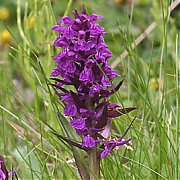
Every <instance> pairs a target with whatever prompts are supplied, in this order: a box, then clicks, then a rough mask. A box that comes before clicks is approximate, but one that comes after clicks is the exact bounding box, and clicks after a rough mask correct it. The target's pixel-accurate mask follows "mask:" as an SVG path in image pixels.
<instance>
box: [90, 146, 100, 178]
mask: <svg viewBox="0 0 180 180" xmlns="http://www.w3.org/2000/svg"><path fill="white" fill-rule="evenodd" d="M88 155H89V157H88V158H89V168H90V180H95V179H100V160H99V158H98V157H97V151H96V149H92V150H91V151H89V153H88Z"/></svg>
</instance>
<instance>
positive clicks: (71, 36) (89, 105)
mask: <svg viewBox="0 0 180 180" xmlns="http://www.w3.org/2000/svg"><path fill="white" fill-rule="evenodd" d="M74 16H75V19H71V18H70V17H68V16H65V17H63V18H62V20H60V21H59V22H57V25H56V26H54V27H53V30H55V31H57V32H58V33H59V34H58V37H57V38H56V40H55V42H54V46H56V47H61V52H60V53H59V54H57V55H56V56H54V57H53V59H54V60H55V61H56V62H57V66H56V68H55V69H54V70H53V72H52V73H51V76H53V77H54V78H52V79H54V80H56V82H57V83H56V84H55V85H54V86H55V87H56V89H57V90H58V93H57V94H58V96H59V97H60V100H61V102H63V103H64V104H65V107H64V114H65V115H66V116H69V117H70V125H71V126H72V127H74V128H75V129H76V132H77V133H78V135H80V136H82V147H84V148H87V149H88V148H93V147H95V146H99V147H101V149H103V150H102V151H101V158H104V157H105V156H106V155H107V154H108V153H111V151H112V149H114V148H115V147H116V146H122V145H124V144H126V143H128V142H129V140H122V139H121V138H119V139H118V140H117V141H115V140H110V141H107V138H109V136H110V126H111V120H112V118H114V117H117V116H120V115H122V114H126V113H127V112H130V111H131V110H133V109H134V108H129V109H128V108H126V109H123V108H122V107H121V106H120V105H117V104H111V103H110V102H109V101H108V99H107V98H108V97H109V96H110V95H111V94H113V93H115V92H116V91H117V90H118V89H119V87H120V86H121V84H122V82H120V83H119V84H118V85H117V86H115V85H114V84H113V83H112V80H113V79H114V78H115V77H116V76H118V74H117V71H115V70H112V69H111V67H110V65H109V63H108V59H109V58H110V57H111V56H112V53H111V52H110V51H109V50H108V47H107V45H106V44H105V42H104V35H105V34H106V32H105V31H104V28H102V27H101V26H100V25H99V24H98V23H97V20H102V19H103V17H102V16H99V15H96V14H91V15H90V16H88V15H87V13H86V10H85V8H84V7H83V9H82V13H81V14H78V12H77V11H75V12H74ZM57 77H61V78H60V79H58V78H57ZM65 85H67V86H68V89H71V90H67V89H65V87H64V86H65ZM67 86H66V87H67ZM59 90H60V92H59Z"/></svg>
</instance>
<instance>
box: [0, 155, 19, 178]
mask: <svg viewBox="0 0 180 180" xmlns="http://www.w3.org/2000/svg"><path fill="white" fill-rule="evenodd" d="M14 175H16V171H11V172H8V171H7V169H6V165H5V163H4V158H3V157H2V156H1V155H0V180H8V179H9V177H10V176H12V178H13V177H14ZM16 179H17V176H16Z"/></svg>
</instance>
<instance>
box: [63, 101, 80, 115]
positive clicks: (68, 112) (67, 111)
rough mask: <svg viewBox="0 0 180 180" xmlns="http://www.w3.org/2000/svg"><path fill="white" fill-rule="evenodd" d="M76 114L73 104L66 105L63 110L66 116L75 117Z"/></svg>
mask: <svg viewBox="0 0 180 180" xmlns="http://www.w3.org/2000/svg"><path fill="white" fill-rule="evenodd" d="M76 113H77V108H76V106H75V105H74V104H68V105H67V106H66V107H65V108H64V114H65V115H66V116H70V117H72V116H75V115H76Z"/></svg>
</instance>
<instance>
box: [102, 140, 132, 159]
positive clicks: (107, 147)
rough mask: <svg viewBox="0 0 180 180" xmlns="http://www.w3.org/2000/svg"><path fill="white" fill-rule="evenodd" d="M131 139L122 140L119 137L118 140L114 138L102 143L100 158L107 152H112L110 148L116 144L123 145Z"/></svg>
mask: <svg viewBox="0 0 180 180" xmlns="http://www.w3.org/2000/svg"><path fill="white" fill-rule="evenodd" d="M130 140H131V139H128V140H122V139H119V140H118V141H115V140H110V141H108V142H105V143H104V144H103V146H104V147H103V148H104V150H103V151H102V152H101V155H100V156H101V159H102V158H105V157H106V156H107V155H108V154H112V150H113V149H114V148H115V147H117V146H123V145H125V144H127V143H129V141H130Z"/></svg>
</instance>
